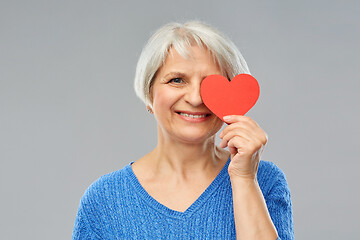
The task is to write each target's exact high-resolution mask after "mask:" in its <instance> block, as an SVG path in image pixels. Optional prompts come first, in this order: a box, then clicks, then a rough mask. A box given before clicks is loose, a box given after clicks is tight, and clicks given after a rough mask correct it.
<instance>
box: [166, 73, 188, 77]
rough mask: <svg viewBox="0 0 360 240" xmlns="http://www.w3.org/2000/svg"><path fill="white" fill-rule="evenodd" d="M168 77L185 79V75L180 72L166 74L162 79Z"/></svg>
mask: <svg viewBox="0 0 360 240" xmlns="http://www.w3.org/2000/svg"><path fill="white" fill-rule="evenodd" d="M168 77H186V74H185V73H182V72H170V73H168V74H166V75H165V76H164V77H163V78H168Z"/></svg>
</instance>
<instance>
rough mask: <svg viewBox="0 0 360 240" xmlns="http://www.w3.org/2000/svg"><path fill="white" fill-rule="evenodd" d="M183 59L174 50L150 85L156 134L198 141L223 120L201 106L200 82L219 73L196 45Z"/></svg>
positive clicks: (214, 64) (214, 130)
mask: <svg viewBox="0 0 360 240" xmlns="http://www.w3.org/2000/svg"><path fill="white" fill-rule="evenodd" d="M189 50H190V51H189V52H190V57H189V58H183V57H182V56H181V55H180V54H179V53H178V52H177V51H176V50H175V49H173V48H172V49H171V53H172V54H171V53H169V55H168V56H167V58H166V60H165V63H164V65H163V66H162V67H161V68H160V69H159V70H158V72H157V74H156V78H155V79H154V82H153V85H152V88H151V98H152V106H153V111H154V115H155V118H156V120H157V123H158V129H159V137H161V136H163V137H165V138H168V137H170V138H171V139H174V140H175V141H181V142H187V143H201V142H204V141H205V140H207V139H209V138H210V137H212V136H213V135H214V134H215V133H216V132H217V131H219V129H220V128H221V126H222V124H223V122H222V121H221V120H220V119H219V118H218V117H217V116H216V115H214V114H213V113H211V111H210V110H209V109H208V108H207V107H206V106H205V105H204V103H203V101H202V99H201V96H200V84H201V82H202V80H203V79H204V78H205V77H207V76H208V75H212V74H218V75H221V71H220V68H219V66H218V65H217V64H216V63H215V62H214V61H213V57H212V55H211V54H210V53H209V52H208V51H207V50H206V49H201V48H200V47H198V46H197V45H194V46H192V47H191V48H190V49H189Z"/></svg>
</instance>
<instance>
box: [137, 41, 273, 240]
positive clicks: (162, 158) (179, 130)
mask: <svg viewBox="0 0 360 240" xmlns="http://www.w3.org/2000/svg"><path fill="white" fill-rule="evenodd" d="M189 50H190V53H191V54H190V57H189V58H183V57H182V56H181V55H179V54H178V53H177V52H176V50H175V49H171V51H170V54H169V55H168V56H167V58H166V60H165V63H164V65H163V66H162V67H161V68H160V69H159V70H158V72H157V74H156V78H155V80H154V82H153V85H152V88H151V101H152V112H153V114H154V116H155V119H156V120H157V129H158V142H157V146H156V147H155V149H154V150H153V151H151V152H150V153H148V154H147V155H145V156H144V157H142V158H141V159H139V160H137V161H136V162H135V163H133V164H132V168H133V171H134V173H135V175H136V176H137V178H138V179H139V181H140V183H141V185H142V186H143V187H144V189H145V190H146V191H147V192H148V193H149V194H150V195H151V196H152V197H153V198H154V199H156V200H157V201H158V202H160V203H161V204H163V205H165V206H167V207H168V208H170V209H173V210H176V211H180V212H184V211H185V210H186V209H187V208H189V207H190V206H191V204H192V203H194V202H195V200H196V199H197V198H198V197H199V196H200V195H201V194H202V192H204V191H205V189H206V188H207V187H208V186H209V185H210V183H211V182H212V181H213V180H214V179H215V177H216V176H217V175H218V174H219V172H220V171H221V169H222V168H223V166H224V165H225V163H226V161H227V159H228V157H229V156H230V155H231V162H230V164H229V168H228V172H229V175H230V179H231V184H232V190H233V203H234V217H235V226H236V233H237V239H276V238H277V233H276V229H275V227H274V225H273V223H272V221H271V218H270V216H269V213H268V210H267V207H266V204H265V200H264V198H263V195H262V193H261V190H260V188H259V185H258V183H257V179H256V173H257V168H258V164H259V160H260V156H261V153H262V151H263V148H264V146H265V145H266V142H267V135H266V133H265V132H264V131H263V130H262V129H261V128H260V127H259V126H258V124H257V123H256V122H255V121H254V120H252V119H251V118H250V117H246V116H235V115H234V116H229V118H228V119H226V122H228V123H230V124H229V125H228V126H226V127H225V128H224V130H223V131H222V132H221V134H220V138H221V139H222V141H221V143H220V145H219V146H216V144H215V134H216V133H217V132H218V131H219V130H220V129H221V127H222V124H223V121H222V120H221V119H219V118H218V117H217V116H215V115H214V114H212V113H211V112H210V110H209V109H208V108H207V107H206V106H205V105H204V103H203V102H202V99H201V96H200V84H201V81H202V80H203V79H204V78H205V77H206V76H208V75H212V74H219V75H221V71H220V68H219V66H218V65H217V64H216V63H214V61H213V59H212V56H211V54H210V53H209V52H208V51H207V50H206V49H202V48H199V47H198V46H196V45H194V46H192V47H191V48H190V49H189ZM148 108H149V106H148ZM180 112H183V113H184V112H185V113H193V114H195V115H200V114H203V116H202V117H200V118H195V119H194V118H190V117H186V116H185V117H184V116H181V115H180V114H179V113H180ZM204 115H206V116H204ZM225 147H228V149H229V151H226V150H224V149H223V148H225Z"/></svg>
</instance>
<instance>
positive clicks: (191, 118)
mask: <svg viewBox="0 0 360 240" xmlns="http://www.w3.org/2000/svg"><path fill="white" fill-rule="evenodd" d="M176 113H177V114H178V116H179V117H180V118H181V119H183V120H185V121H186V122H190V123H201V122H204V121H207V120H208V119H210V118H209V117H210V116H211V114H209V113H203V112H191V113H190V112H186V113H185V112H176Z"/></svg>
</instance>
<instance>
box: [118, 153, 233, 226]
mask: <svg viewBox="0 0 360 240" xmlns="http://www.w3.org/2000/svg"><path fill="white" fill-rule="evenodd" d="M133 163H134V162H131V163H129V164H128V165H127V166H125V169H124V170H125V172H126V173H127V175H128V176H129V177H130V179H131V183H132V186H133V187H134V188H135V192H136V193H138V194H139V195H140V197H141V198H142V199H143V200H144V201H145V202H146V203H147V204H148V205H149V206H150V207H152V208H154V209H155V210H157V211H159V212H161V213H163V214H165V215H167V216H169V217H173V218H178V219H184V218H186V217H189V216H191V215H192V214H193V213H194V212H196V211H197V209H199V208H200V207H201V206H202V205H203V204H204V203H205V202H206V200H207V199H208V198H209V197H210V196H211V195H212V193H213V192H214V191H215V190H216V189H217V188H218V187H219V186H220V184H221V183H222V182H223V180H224V179H225V177H226V176H227V175H228V166H229V163H230V157H229V159H228V160H227V162H226V163H225V165H224V167H223V168H222V169H221V171H220V173H219V174H218V175H217V176H216V178H215V179H214V180H213V181H212V182H211V184H210V185H209V186H208V187H207V188H206V189H205V191H204V192H203V193H202V194H201V195H200V196H199V197H198V198H197V199H196V200H195V202H193V203H192V204H191V206H190V207H188V208H187V209H186V210H185V212H179V211H176V210H173V209H170V208H168V207H166V206H165V205H163V204H161V203H159V202H158V201H157V200H155V199H154V198H153V197H152V196H151V195H150V194H149V193H148V192H147V191H146V190H145V189H144V187H143V186H142V185H141V184H140V182H139V180H138V178H137V177H136V175H135V173H134V171H133V170H132V168H131V164H133Z"/></svg>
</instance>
